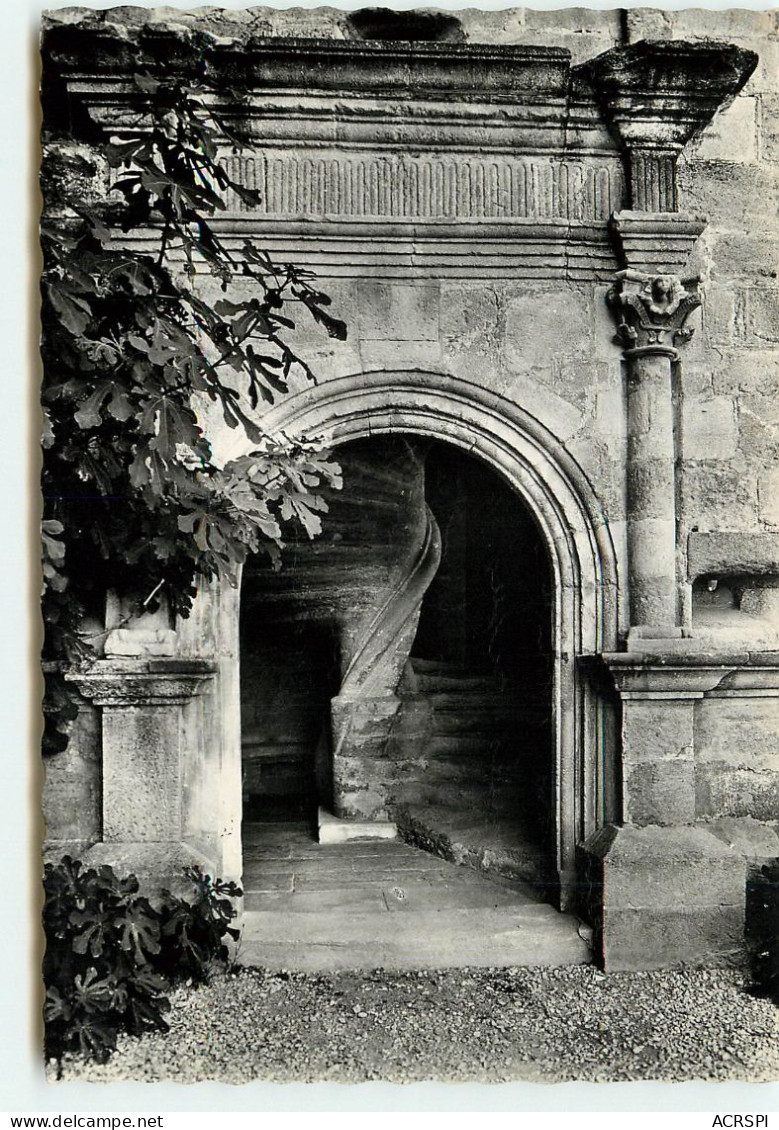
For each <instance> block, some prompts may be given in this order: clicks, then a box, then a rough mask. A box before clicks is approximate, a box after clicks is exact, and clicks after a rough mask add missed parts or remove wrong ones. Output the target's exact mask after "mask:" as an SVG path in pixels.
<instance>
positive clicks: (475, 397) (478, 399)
mask: <svg viewBox="0 0 779 1130" xmlns="http://www.w3.org/2000/svg"><path fill="white" fill-rule="evenodd" d="M264 424H265V426H266V427H267V428H268V429H269V430H272V431H274V432H277V433H278V432H283V433H284V434H286V435H288V436H290V437H295V438H301V437H303V436H307V437H313V436H318V437H321V438H322V439H323V440H324V441H325V442H327V443H328V444H333V445H334V446H335V445H338V444H342V443H346V442H348V441H351V440H355V439H360V438H363V437H367V436H373V435H379V434H388V433H393V432H397V433H405V434H410V435H418V436H425V437H429V438H433V439H437V440H443V441H445V442H447V443H449V444H452V445H454V446H456V447H459V448H461V449H463V450H465V451H468V452H470V453H472V454H475V455H478V456H479V457H480V458H481V459H483V460H484V461H485V462H486V463H487V464H489V465H490V466H492V467H493V468H494V469H495V470H496V471H497V472H498V473H499V474H500V475H501V476H502V477H503V478H504V480H505V481H506V482H507V483H508V484H509V485H510V486H511V488H512V489H513V490H515V491H516V492H517V493H518V494H519V495H520V496H521V498H522V499H523V501H524V503H525V504H526V505H527V506H528V507H529V509H530V511H531V513H532V515H533V517H534V519H535V521H536V523H537V525H538V527H539V530H540V532H541V535H542V537H543V539H544V542H545V544H546V546H547V549H548V552H549V559H550V563H551V569H552V575H553V580H554V594H555V595H554V693H553V701H554V707H553V715H554V717H553V748H554V794H555V796H554V801H555V807H556V824H557V844H556V850H557V867H558V871H559V874H560V881H561V888H562V898H563V902H564V903H565V902H566V901H567V899H566V891H570V889H571V886H572V884H573V882H574V865H575V852H576V848H577V845H579V844H581V843H582V842H583V840H584V839H585V838H586V837H587V836H588V835H590V834H591V832H593V831H594V830H595V829H596V828H598V827H600V826H601V825H602V824H604V823H607V822H609V821H611V820H614V819H615V818H616V816H617V812H616V803H617V802H616V789H615V782H614V778H615V769H614V756H615V754H614V747H615V741H614V736H613V726H612V724H611V722H610V719H609V716H608V707H607V706H606V705H605V704H604V703H603V702H601V701H600V699H599V697H598V695H597V694H596V692H595V690H594V688H593V687H592V686H591V685H590V684H589V682H588V679H587V676H586V672H585V669H584V664H582V662H581V660H582V658H583V657H585V656H587V655H593V654H596V653H599V652H602V651H609V650H613V649H614V647H615V646H616V642H617V565H616V557H615V552H614V546H613V543H612V540H611V536H610V532H609V529H608V525H607V522H606V518H605V516H604V514H603V512H602V509H601V507H600V504H599V502H598V499H597V497H596V494H595V492H594V490H593V488H592V486H591V484H590V483H589V481H588V480H587V477H586V475H585V474H584V472H583V471H582V469H581V468H580V467H579V465H578V464H577V463H576V461H575V460H574V459H573V458H572V457H571V455H570V454H569V453H568V452H567V451H566V450H565V448H564V447H563V445H562V444H561V443H560V442H559V440H557V439H556V438H555V437H554V436H553V435H552V434H551V433H550V432H549V431H548V429H546V428H545V427H544V426H543V425H542V424H540V423H539V422H538V421H537V420H536V419H535V418H534V417H533V416H532V415H530V413H528V412H526V411H524V410H523V409H521V408H519V407H517V406H516V405H515V404H512V403H511V402H509V401H506V400H504V399H503V398H501V397H499V396H496V395H495V394H493V393H490V392H486V391H485V390H483V389H481V388H479V387H477V386H475V385H472V384H470V383H468V382H465V381H463V380H460V379H456V378H452V377H450V376H446V375H443V374H440V373H435V372H428V371H421V370H413V371H401V372H391V371H380V372H368V373H360V374H355V375H353V376H348V377H341V378H337V379H335V380H332V381H328V382H327V383H326V384H324V385H322V386H318V387H315V388H312V389H308V390H306V391H304V392H302V393H299V394H297V395H294V396H292V397H290V398H289V399H288V400H286V401H285V402H284V403H283V404H281V405H279V406H278V407H277V408H276V409H274V410H273V411H272V412H271V413H269V414H268V416H267V417H266V418H265V421H264ZM222 624H223V628H224V627H226V623H225V620H224V619H223V620H222ZM236 630H237V626H236V625H233V627H232V631H233V632H235V631H236ZM235 642H236V641H235V640H234V639H233V640H230V641H227V640H225V641H224V643H225V646H226V649H227V650H228V651H230V652H231V653H234V652H235ZM225 723H226V729H227V731H229V733H230V737H229V747H230V750H231V751H232V752H231V755H230V756H234V757H236V758H237V759H238V762H239V763H240V722H239V719H238V717H236V718H235V719H234V720H230V719H227V718H225ZM224 732H225V731H224V730H223V733H224Z"/></svg>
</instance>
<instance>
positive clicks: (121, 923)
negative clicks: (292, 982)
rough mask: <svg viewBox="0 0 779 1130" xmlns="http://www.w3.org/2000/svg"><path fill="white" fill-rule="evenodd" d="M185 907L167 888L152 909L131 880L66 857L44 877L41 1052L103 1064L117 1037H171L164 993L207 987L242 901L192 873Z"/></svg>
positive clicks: (232, 890)
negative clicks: (186, 985)
mask: <svg viewBox="0 0 779 1130" xmlns="http://www.w3.org/2000/svg"><path fill="white" fill-rule="evenodd" d="M185 874H186V875H187V878H189V879H190V881H191V882H192V884H193V887H194V898H193V900H192V901H191V902H188V901H187V900H186V899H183V898H180V897H178V896H175V895H173V894H171V893H170V891H163V892H162V894H161V896H160V898H159V900H158V902H157V904H156V905H153V904H152V902H151V901H150V900H149V899H148V898H146V897H145V896H144V895H142V894H141V893H140V888H139V883H138V880H137V878H136V877H135V876H134V875H130V876H127V877H126V878H119V877H118V876H117V875H116V874H115V872H114V870H113V868H111V867H108V866H103V867H99V868H97V869H95V868H88V867H84V866H83V864H81V863H80V862H79V861H78V860H74V859H72V858H71V857H70V856H65V857H64V858H63V859H62V860H61V862H59V863H57V864H47V865H46V867H45V871H44V892H45V901H44V911H43V924H44V930H45V933H46V953H45V956H44V960H43V977H44V984H45V987H46V999H45V1004H44V1020H45V1050H46V1057H47V1059H55V1060H57V1061H58V1062H59V1061H61V1059H62V1057H63V1055H65V1054H66V1053H75V1054H78V1055H82V1056H84V1057H85V1058H87V1059H95V1060H97V1061H98V1062H100V1063H104V1062H105V1061H106V1060H107V1059H108V1058H109V1056H110V1055H111V1052H112V1051H113V1050H114V1049H115V1047H116V1041H117V1038H118V1036H119V1035H120V1033H122V1032H128V1033H130V1034H131V1035H134V1036H140V1035H142V1034H143V1033H144V1032H148V1031H154V1030H158V1031H167V1028H168V1024H167V1021H166V1020H165V1013H166V1012H168V1011H169V1009H170V1001H169V1000H168V997H167V993H168V991H169V989H170V988H171V986H172V985H174V984H175V983H176V982H177V981H181V980H191V981H192V982H194V983H198V984H199V983H202V982H204V981H206V980H207V979H208V977H209V975H210V972H211V970H212V968H213V965H214V963H215V962H216V961H219V960H224V959H226V957H227V955H228V951H227V942H226V939H227V938H228V937H232V938H233V939H236V938H237V937H238V931H237V930H236V929H235V928H234V927H232V926H231V925H230V923H231V921H232V919H233V918H234V917H235V913H236V912H235V908H234V907H233V905H232V903H231V902H230V897H237V896H240V894H241V893H242V892H241V890H240V888H239V887H237V886H236V884H234V883H223V882H220V881H219V880H214V879H212V878H211V877H210V876H209V875H206V874H204V873H203V872H202V871H201V870H200V869H199V868H190V869H188V870H187V871H186V872H185Z"/></svg>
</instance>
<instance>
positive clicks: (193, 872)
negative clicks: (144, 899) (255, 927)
mask: <svg viewBox="0 0 779 1130" xmlns="http://www.w3.org/2000/svg"><path fill="white" fill-rule="evenodd" d="M185 874H186V876H187V878H188V879H189V880H190V881H191V883H192V886H193V888H194V892H195V895H194V899H193V901H192V902H188V901H187V900H186V899H183V898H179V897H177V896H176V895H172V894H171V893H170V891H165V892H164V901H163V904H162V934H161V942H162V945H161V947H160V952H159V954H158V955H157V958H156V959H155V960H156V965H157V968H158V969H159V970H160V972H162V973H164V974H165V976H166V977H168V978H169V979H170V980H176V979H188V980H191V981H192V982H193V983H194V984H196V985H198V984H201V983H203V982H204V981H207V980H208V976H209V973H210V969H211V964H212V962H213V961H214V960H218V961H226V960H227V958H228V957H229V949H228V943H227V940H226V939H227V938H228V937H229V938H232V939H233V941H237V940H238V937H239V934H240V931H239V930H237V929H235V927H233V926H231V925H230V922H231V920H232V919H233V918H234V917H235V908H234V907H233V904H232V902H231V901H230V899H232V898H236V897H239V896H240V895H241V894H242V891H241V889H240V887H238V886H237V885H236V884H235V883H225V882H223V881H221V880H219V879H212V878H211V876H210V875H207V874H204V872H203V871H201V869H200V868H199V867H191V868H189V869H187V871H186V872H185Z"/></svg>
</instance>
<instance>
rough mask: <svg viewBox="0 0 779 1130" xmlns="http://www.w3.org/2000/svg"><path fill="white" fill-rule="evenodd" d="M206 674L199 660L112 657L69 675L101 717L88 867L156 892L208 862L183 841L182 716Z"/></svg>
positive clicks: (209, 668)
mask: <svg viewBox="0 0 779 1130" xmlns="http://www.w3.org/2000/svg"><path fill="white" fill-rule="evenodd" d="M212 671H213V665H212V664H210V663H207V662H205V661H202V660H186V661H184V660H178V659H172V658H171V659H161V658H147V659H140V658H139V659H128V658H124V659H118V658H114V659H104V660H99V661H98V662H96V663H94V664H93V665H92V667H90V669H89V670H88V671H85V672H81V673H74V674H72V675H71V676H69V678H70V679H71V681H72V682H74V683H75V684H76V686H77V687H78V689H79V691H80V692H81V694H82V695H84V697H85V698H89V699H91V700H92V701H93V702H94V703H95V705H96V706H99V707H101V712H102V747H103V756H102V840H101V842H100V843H98V844H95V845H94V846H93V847H92V848H91V849H90V851H89V852H88V853H87V858H88V859H89V860H91V861H93V862H98V861H99V862H101V863H110V864H112V865H113V866H115V867H117V868H118V869H120V870H122V871H124V872H134V873H135V874H137V875H138V876H139V877H140V878H142V879H143V878H148V879H153V880H154V881H155V882H158V883H159V884H161V885H163V884H165V883H168V884H170V883H175V882H176V880H177V879H180V871H181V868H182V867H183V866H185V865H187V864H189V863H195V862H198V863H201V864H203V863H206V864H207V863H208V861H206V860H204V859H203V858H202V857H201V856H200V855H199V854H198V853H197V852H196V851H194V850H193V849H192V848H191V847H190V846H189V845H187V844H186V843H185V842H184V805H183V799H184V798H183V789H184V779H183V753H184V751H183V749H182V717H181V712H182V709H183V707H184V706H185V705H186V703H188V702H190V701H191V700H192V698H194V697H195V696H196V695H197V694H199V693H200V691H201V689H202V687H203V684H204V682H205V680H207V679H209V678H210V677H211V675H212Z"/></svg>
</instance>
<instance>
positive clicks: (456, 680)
mask: <svg viewBox="0 0 779 1130" xmlns="http://www.w3.org/2000/svg"><path fill="white" fill-rule="evenodd" d="M414 673H415V674H416V676H417V685H418V688H419V691H420V693H421V694H425V695H439V694H446V693H452V694H456V695H463V694H467V695H471V694H479V693H485V692H486V693H488V694H494V695H499V694H500V683H499V682H498V680H497V679H496V678H495V677H494V676H493V675H459V674H440V675H438V674H436V675H428V674H421V673H420V672H418V671H416V669H415V672H414Z"/></svg>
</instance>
